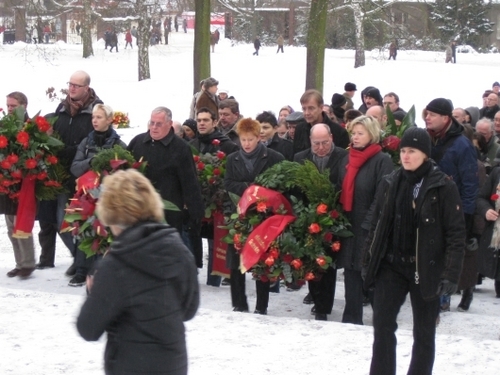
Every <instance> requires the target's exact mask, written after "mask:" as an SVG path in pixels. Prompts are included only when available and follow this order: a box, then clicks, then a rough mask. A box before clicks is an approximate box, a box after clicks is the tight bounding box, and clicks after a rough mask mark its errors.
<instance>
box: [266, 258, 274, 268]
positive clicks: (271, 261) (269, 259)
mask: <svg viewBox="0 0 500 375" xmlns="http://www.w3.org/2000/svg"><path fill="white" fill-rule="evenodd" d="M264 263H265V264H266V266H268V267H271V266H272V265H273V264H274V258H273V257H267V258H266V260H265V262H264Z"/></svg>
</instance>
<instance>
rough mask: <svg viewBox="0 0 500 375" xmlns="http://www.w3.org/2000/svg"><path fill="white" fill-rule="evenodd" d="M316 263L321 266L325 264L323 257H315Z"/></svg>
mask: <svg viewBox="0 0 500 375" xmlns="http://www.w3.org/2000/svg"><path fill="white" fill-rule="evenodd" d="M316 263H318V266H320V267H323V266H324V265H325V264H326V259H325V257H317V258H316Z"/></svg>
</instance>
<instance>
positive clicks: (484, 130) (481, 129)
mask: <svg viewBox="0 0 500 375" xmlns="http://www.w3.org/2000/svg"><path fill="white" fill-rule="evenodd" d="M476 132H477V133H478V134H482V135H483V136H484V139H485V140H486V142H489V141H490V139H491V137H492V136H493V132H492V131H491V128H490V125H489V124H488V123H486V122H480V123H478V124H476Z"/></svg>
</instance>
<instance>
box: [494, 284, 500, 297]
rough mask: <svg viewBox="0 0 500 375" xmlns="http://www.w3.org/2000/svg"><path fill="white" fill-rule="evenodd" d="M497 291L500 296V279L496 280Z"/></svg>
mask: <svg viewBox="0 0 500 375" xmlns="http://www.w3.org/2000/svg"><path fill="white" fill-rule="evenodd" d="M495 292H496V293H497V298H500V280H495Z"/></svg>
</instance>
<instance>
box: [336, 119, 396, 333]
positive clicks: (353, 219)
mask: <svg viewBox="0 0 500 375" xmlns="http://www.w3.org/2000/svg"><path fill="white" fill-rule="evenodd" d="M380 133H381V129H380V124H379V123H378V121H377V120H376V119H374V118H373V117H371V116H360V117H358V118H356V119H354V120H353V121H352V132H351V146H350V148H349V154H348V155H347V156H346V157H345V159H344V160H343V161H342V163H341V166H340V168H341V169H340V179H341V181H342V193H341V195H340V203H341V204H342V206H343V208H344V211H345V212H346V215H347V217H348V218H349V222H350V223H351V225H352V227H351V228H350V229H351V231H352V232H353V233H354V236H353V237H349V238H344V239H342V247H341V250H340V254H339V259H338V261H337V267H338V268H344V287H345V307H344V314H343V316H342V323H352V324H363V279H362V278H361V266H362V253H363V246H364V242H365V239H366V237H367V235H368V231H369V229H370V223H371V219H372V216H373V210H374V201H375V196H376V193H377V189H378V187H379V186H380V181H381V180H382V177H383V176H385V175H386V174H389V173H391V172H392V171H393V166H392V161H391V158H390V157H389V156H388V155H387V154H385V153H383V152H382V147H381V146H380V145H379V141H380Z"/></svg>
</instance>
